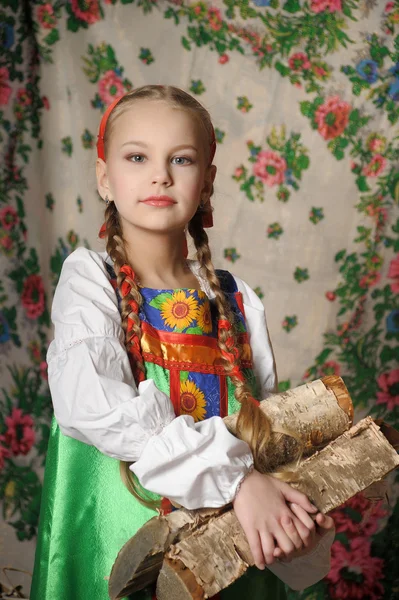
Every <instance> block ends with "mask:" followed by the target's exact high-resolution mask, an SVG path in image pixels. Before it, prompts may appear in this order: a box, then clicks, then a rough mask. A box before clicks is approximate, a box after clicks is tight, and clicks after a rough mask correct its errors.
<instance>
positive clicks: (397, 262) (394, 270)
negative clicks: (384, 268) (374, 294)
mask: <svg viewBox="0 0 399 600" xmlns="http://www.w3.org/2000/svg"><path fill="white" fill-rule="evenodd" d="M388 277H389V278H390V279H394V280H395V281H394V282H393V283H391V290H392V291H393V293H394V294H399V254H398V255H397V256H396V257H395V258H393V259H392V260H391V264H390V265H389V269H388Z"/></svg>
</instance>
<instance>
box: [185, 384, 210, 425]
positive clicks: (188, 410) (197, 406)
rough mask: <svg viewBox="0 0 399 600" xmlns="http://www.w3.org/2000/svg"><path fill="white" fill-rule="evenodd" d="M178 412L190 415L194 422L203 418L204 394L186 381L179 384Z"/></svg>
mask: <svg viewBox="0 0 399 600" xmlns="http://www.w3.org/2000/svg"><path fill="white" fill-rule="evenodd" d="M180 412H181V414H182V415H190V416H191V417H193V419H194V421H202V419H204V417H205V412H206V411H205V396H204V393H203V392H201V390H200V389H199V388H198V387H197V386H196V385H195V383H194V382H193V381H189V380H188V379H186V381H182V382H181V384H180Z"/></svg>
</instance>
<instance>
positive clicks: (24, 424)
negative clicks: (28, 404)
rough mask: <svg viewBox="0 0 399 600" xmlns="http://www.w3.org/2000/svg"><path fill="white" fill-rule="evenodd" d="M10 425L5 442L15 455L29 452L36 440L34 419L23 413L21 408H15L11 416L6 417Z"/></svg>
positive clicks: (6, 421) (8, 425)
mask: <svg viewBox="0 0 399 600" xmlns="http://www.w3.org/2000/svg"><path fill="white" fill-rule="evenodd" d="M5 423H6V425H7V427H8V429H7V431H6V434H5V442H6V444H7V446H8V447H9V448H10V449H11V452H12V453H13V455H14V456H16V455H17V454H28V452H29V450H30V449H31V448H32V446H33V444H34V442H35V432H34V431H33V419H32V417H31V416H30V415H22V410H21V409H20V408H13V410H12V413H11V417H6V420H5Z"/></svg>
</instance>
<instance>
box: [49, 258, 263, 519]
mask: <svg viewBox="0 0 399 600" xmlns="http://www.w3.org/2000/svg"><path fill="white" fill-rule="evenodd" d="M51 317H52V321H53V323H54V340H53V341H52V342H51V344H50V346H49V349H48V352H47V362H48V375H49V386H50V391H51V396H52V401H53V405H54V413H55V416H56V419H57V421H58V424H59V426H60V429H61V431H62V432H63V433H64V434H65V435H67V436H71V437H73V438H75V439H77V440H80V441H82V442H84V443H86V444H90V445H93V446H95V447H97V448H98V450H100V451H101V452H102V453H103V454H106V455H108V456H111V457H113V458H116V459H119V460H124V461H128V462H134V465H132V467H131V469H132V471H134V472H135V473H136V475H137V476H138V478H139V480H140V481H141V483H142V485H144V487H146V488H147V489H149V490H150V491H153V492H156V493H158V494H160V495H162V496H167V497H168V498H170V499H171V500H174V501H175V502H178V503H179V504H181V505H182V506H185V507H187V508H199V507H203V506H209V507H218V506H223V505H224V504H227V503H228V502H230V501H231V500H232V498H233V497H234V495H235V491H236V488H237V486H238V484H239V482H240V481H241V480H242V478H243V477H244V476H245V474H246V473H247V472H248V470H249V469H250V468H251V467H252V464H253V459H252V455H251V452H250V450H249V447H248V445H247V444H246V443H245V442H242V441H240V440H238V439H237V438H235V437H234V436H233V435H231V434H230V433H229V432H228V431H227V429H226V427H225V425H224V423H223V421H222V419H220V417H213V418H212V419H208V420H207V421H204V422H200V423H194V420H193V418H192V417H189V416H180V417H177V418H176V417H175V414H174V411H173V406H172V403H171V401H170V398H169V397H168V396H167V395H166V394H164V393H163V392H162V391H161V390H159V389H158V388H157V387H156V385H155V383H154V381H153V380H152V379H148V380H146V381H144V382H142V383H140V385H139V386H138V388H137V386H136V384H135V381H134V378H133V374H132V371H131V368H130V363H129V359H128V355H127V352H126V349H125V345H124V332H123V329H122V326H121V318H120V313H119V309H118V303H117V298H116V294H115V291H114V289H113V287H112V285H111V283H110V280H109V277H108V274H107V271H106V268H105V264H104V261H103V259H102V257H101V256H100V255H99V254H98V253H96V252H93V251H91V250H87V249H86V248H78V249H77V250H75V251H74V252H73V253H72V254H71V255H70V256H69V257H68V258H67V259H66V260H65V261H64V264H63V267H62V271H61V275H60V280H59V283H58V285H57V288H56V292H55V295H54V300H53V305H52V313H51Z"/></svg>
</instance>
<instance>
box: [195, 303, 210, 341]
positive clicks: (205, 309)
mask: <svg viewBox="0 0 399 600" xmlns="http://www.w3.org/2000/svg"><path fill="white" fill-rule="evenodd" d="M197 321H198V327H200V328H201V329H202V331H203V332H204V333H210V332H211V331H212V319H211V311H210V307H209V302H204V304H202V306H200V307H199V309H198V316H197Z"/></svg>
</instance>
